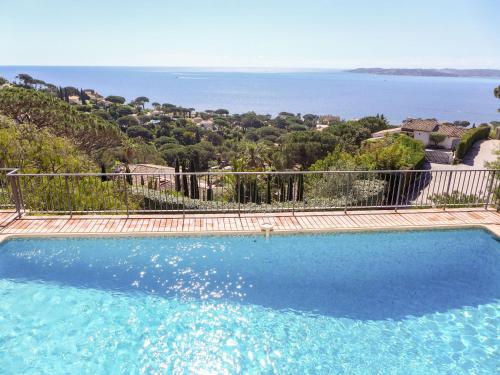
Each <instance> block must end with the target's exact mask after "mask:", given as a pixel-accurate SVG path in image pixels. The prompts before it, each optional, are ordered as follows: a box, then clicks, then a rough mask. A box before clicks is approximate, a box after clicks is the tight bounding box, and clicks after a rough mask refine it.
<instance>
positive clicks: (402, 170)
mask: <svg viewBox="0 0 500 375" xmlns="http://www.w3.org/2000/svg"><path fill="white" fill-rule="evenodd" d="M16 170H17V169H15V170H13V172H14V171H16ZM494 171H497V172H500V170H498V169H439V170H428V169H401V170H394V169H393V170H391V169H389V170H359V171H353V170H334V171H262V172H257V171H256V172H254V171H252V172H208V171H207V172H177V173H170V172H144V173H139V172H130V173H127V172H120V173H97V172H95V173H16V176H19V177H23V176H26V177H37V176H41V177H57V176H62V177H71V176H75V177H101V176H165V175H166V176H192V175H195V176H217V175H219V176H231V175H240V176H242V175H301V174H303V175H306V174H322V173H331V174H342V173H351V174H353V173H372V174H376V173H394V174H396V173H447V172H452V173H465V172H494ZM8 174H10V173H8Z"/></svg>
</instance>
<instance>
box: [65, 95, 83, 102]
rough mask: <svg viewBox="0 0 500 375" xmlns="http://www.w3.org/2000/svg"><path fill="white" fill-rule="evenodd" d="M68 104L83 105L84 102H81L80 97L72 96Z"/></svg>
mask: <svg viewBox="0 0 500 375" xmlns="http://www.w3.org/2000/svg"><path fill="white" fill-rule="evenodd" d="M68 102H69V103H70V104H82V101H81V100H80V97H79V96H78V95H70V96H69V97H68Z"/></svg>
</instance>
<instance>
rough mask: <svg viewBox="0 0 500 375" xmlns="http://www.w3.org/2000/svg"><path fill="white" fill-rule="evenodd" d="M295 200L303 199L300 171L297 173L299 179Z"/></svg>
mask: <svg viewBox="0 0 500 375" xmlns="http://www.w3.org/2000/svg"><path fill="white" fill-rule="evenodd" d="M297 200H298V201H303V200H304V175H303V174H302V173H301V174H299V181H298V183H297Z"/></svg>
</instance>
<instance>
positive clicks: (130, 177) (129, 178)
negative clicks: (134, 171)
mask: <svg viewBox="0 0 500 375" xmlns="http://www.w3.org/2000/svg"><path fill="white" fill-rule="evenodd" d="M125 173H127V176H126V179H127V182H128V184H129V185H132V183H133V181H132V176H131V175H130V174H129V173H130V168H129V167H128V164H127V165H126V166H125Z"/></svg>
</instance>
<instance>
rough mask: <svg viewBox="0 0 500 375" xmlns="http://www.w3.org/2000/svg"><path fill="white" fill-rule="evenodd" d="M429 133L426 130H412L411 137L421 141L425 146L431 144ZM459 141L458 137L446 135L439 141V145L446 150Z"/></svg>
mask: <svg viewBox="0 0 500 375" xmlns="http://www.w3.org/2000/svg"><path fill="white" fill-rule="evenodd" d="M430 134H431V133H428V132H421V131H415V132H413V138H415V139H416V140H419V141H422V142H423V143H424V145H425V146H429V145H433V144H432V143H431V142H430V141H429V137H430ZM459 141H460V138H454V137H446V138H445V139H444V141H443V142H441V143H440V144H439V145H440V146H442V147H444V148H445V149H447V150H451V149H452V148H453V146H454V145H455V144H456V143H458V142H459Z"/></svg>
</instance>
